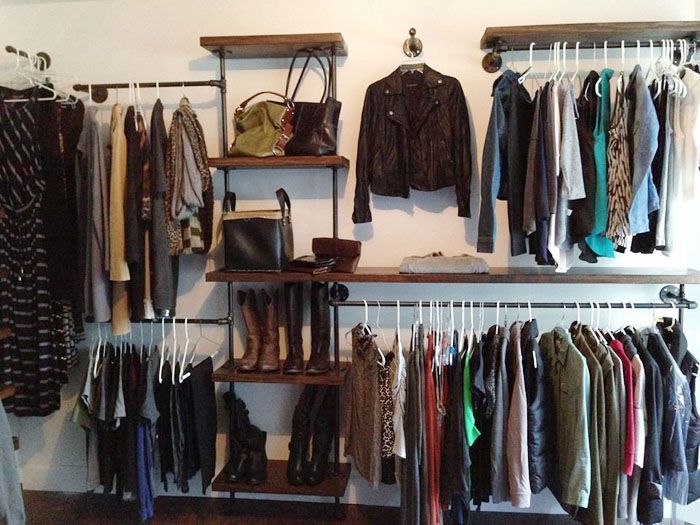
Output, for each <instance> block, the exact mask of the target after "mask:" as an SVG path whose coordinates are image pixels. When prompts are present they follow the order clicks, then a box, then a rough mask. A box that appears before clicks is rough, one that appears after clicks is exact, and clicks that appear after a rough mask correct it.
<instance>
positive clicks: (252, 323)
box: [238, 289, 263, 372]
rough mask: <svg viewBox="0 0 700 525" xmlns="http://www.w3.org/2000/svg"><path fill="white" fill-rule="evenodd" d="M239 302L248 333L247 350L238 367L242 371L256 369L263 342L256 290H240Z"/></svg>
mask: <svg viewBox="0 0 700 525" xmlns="http://www.w3.org/2000/svg"><path fill="white" fill-rule="evenodd" d="M238 304H239V305H240V307H241V314H242V315H243V322H245V326H246V329H247V330H248V335H247V336H246V341H245V352H244V353H243V357H241V358H240V359H239V360H238V368H239V370H240V371H241V372H251V371H253V370H255V366H256V365H257V363H258V357H259V356H260V349H261V347H262V343H263V334H262V323H261V321H260V314H259V313H258V305H257V303H256V301H255V290H252V289H251V290H249V291H247V292H246V291H244V290H239V291H238Z"/></svg>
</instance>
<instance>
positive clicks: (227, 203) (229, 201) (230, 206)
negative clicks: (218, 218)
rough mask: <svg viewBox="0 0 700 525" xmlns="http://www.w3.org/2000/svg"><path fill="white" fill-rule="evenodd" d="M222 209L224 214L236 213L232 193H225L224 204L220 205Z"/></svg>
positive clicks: (234, 197)
mask: <svg viewBox="0 0 700 525" xmlns="http://www.w3.org/2000/svg"><path fill="white" fill-rule="evenodd" d="M222 208H223V211H224V213H227V212H230V211H236V194H235V193H234V192H232V191H227V192H226V195H224V202H223V203H222Z"/></svg>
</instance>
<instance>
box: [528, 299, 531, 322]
mask: <svg viewBox="0 0 700 525" xmlns="http://www.w3.org/2000/svg"><path fill="white" fill-rule="evenodd" d="M527 320H528V321H530V322H532V303H531V302H530V301H528V302H527Z"/></svg>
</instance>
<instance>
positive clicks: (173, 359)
mask: <svg viewBox="0 0 700 525" xmlns="http://www.w3.org/2000/svg"><path fill="white" fill-rule="evenodd" d="M177 350H178V347H177V330H176V327H175V318H174V317H173V355H172V362H171V363H170V365H171V367H170V368H171V369H170V376H171V381H172V384H173V385H174V384H175V369H176V368H177V367H176V366H175V365H177V353H178V352H177Z"/></svg>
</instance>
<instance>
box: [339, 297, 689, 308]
mask: <svg viewBox="0 0 700 525" xmlns="http://www.w3.org/2000/svg"><path fill="white" fill-rule="evenodd" d="M437 302H438V303H439V304H441V305H443V306H445V305H449V304H450V303H453V304H454V306H457V305H458V304H459V306H461V304H462V300H461V299H460V300H458V301H456V300H455V301H437ZM365 303H367V304H365ZM429 303H430V300H427V301H425V300H424V301H415V300H411V301H401V300H396V301H386V300H384V301H344V302H343V301H333V302H331V306H353V307H364V306H368V307H370V308H371V307H373V306H375V307H376V306H379V307H382V308H396V307H397V306H400V307H401V308H415V307H418V306H423V307H427V306H428V305H429ZM465 303H466V304H470V303H474V306H475V307H477V306H478V307H479V308H481V307H484V308H502V307H508V308H527V307H530V308H537V309H540V310H541V309H543V308H544V309H556V308H564V309H575V308H598V307H600V309H601V310H604V309H607V310H622V309H626V308H629V309H636V308H638V309H640V310H652V309H653V310H663V309H669V308H673V309H681V308H685V309H686V310H694V309H695V308H697V307H698V303H696V302H695V301H689V300H688V299H683V300H682V301H681V302H679V303H677V304H674V303H610V302H597V301H593V302H592V303H591V302H590V301H586V302H578V303H576V302H573V303H572V302H568V303H555V302H552V303H533V302H529V303H528V302H522V301H520V302H517V301H515V302H513V301H499V302H493V301H489V302H483V301H465Z"/></svg>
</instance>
